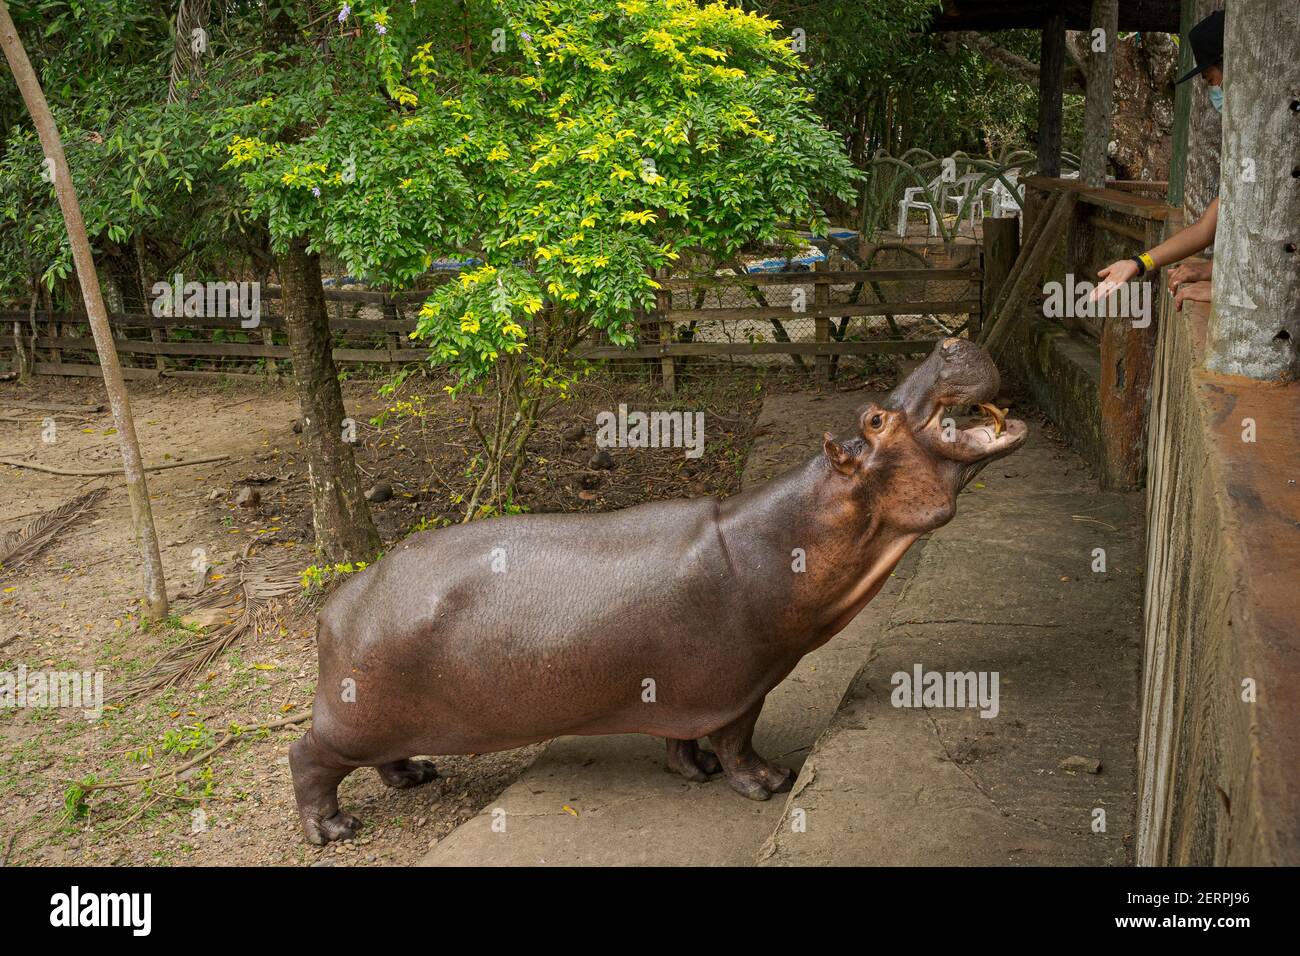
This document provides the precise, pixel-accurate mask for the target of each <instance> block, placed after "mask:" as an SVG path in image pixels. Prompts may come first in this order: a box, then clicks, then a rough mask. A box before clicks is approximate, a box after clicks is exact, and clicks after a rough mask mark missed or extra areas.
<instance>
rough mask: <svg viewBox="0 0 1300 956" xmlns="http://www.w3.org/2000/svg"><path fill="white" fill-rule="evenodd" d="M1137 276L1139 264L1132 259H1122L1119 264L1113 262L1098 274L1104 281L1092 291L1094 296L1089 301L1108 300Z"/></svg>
mask: <svg viewBox="0 0 1300 956" xmlns="http://www.w3.org/2000/svg"><path fill="white" fill-rule="evenodd" d="M1137 274H1138V267H1137V263H1136V262H1134V261H1133V260H1132V259H1121V260H1120V261H1119V262H1112V263H1111V264H1110V265H1108V266H1107V267H1106V268H1104V269H1102V270H1101V271H1100V272H1098V273H1097V277H1098V278H1099V279H1101V280H1102V281H1100V282H1098V283H1097V288H1095V289H1093V290H1092V295H1091V296H1089V297H1088V301H1089V302H1096V301H1097V300H1098V299H1104V298H1106V296H1108V295H1110V294H1111V293H1112V292H1114V291H1115V290H1116V289H1118V288H1119V287H1120V286H1122V285H1124V283H1126V282H1128V281H1129V280H1130V279H1132V278H1133V277H1134V276H1136V275H1137Z"/></svg>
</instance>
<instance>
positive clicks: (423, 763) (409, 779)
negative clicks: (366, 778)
mask: <svg viewBox="0 0 1300 956" xmlns="http://www.w3.org/2000/svg"><path fill="white" fill-rule="evenodd" d="M375 769H376V770H378V771H379V779H380V780H382V781H384V783H386V784H387V785H388V786H390V787H395V788H396V789H398V790H405V789H406V788H408V787H418V786H420V785H421V784H425V783H428V782H429V781H430V780H433V779H436V778H437V776H438V771H437V770H435V769H434V766H433V761H432V760H409V759H408V760H394V761H393V762H392V763H386V764H383V765H382V766H379V767H376V768H375Z"/></svg>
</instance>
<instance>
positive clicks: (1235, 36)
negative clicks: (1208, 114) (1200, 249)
mask: <svg viewBox="0 0 1300 956" xmlns="http://www.w3.org/2000/svg"><path fill="white" fill-rule="evenodd" d="M1297 49H1300V4H1295V3H1276V2H1273V0H1234V2H1233V3H1232V5H1231V7H1230V8H1229V9H1228V14H1227V24H1226V26H1225V30H1224V66H1223V75H1224V90H1223V101H1224V108H1223V109H1224V131H1223V133H1224V135H1223V175H1222V179H1221V187H1222V191H1221V196H1220V198H1221V200H1222V201H1221V204H1220V212H1219V226H1218V231H1217V233H1216V234H1215V238H1214V310H1213V312H1212V313H1211V317H1210V326H1209V332H1208V334H1207V336H1206V343H1205V354H1206V360H1205V365H1206V367H1207V368H1209V369H1210V370H1212V371H1215V372H1223V373H1226V374H1229V375H1245V376H1248V377H1250V378H1255V379H1265V380H1279V381H1293V380H1295V379H1296V378H1297V377H1300V352H1297V346H1300V59H1297V57H1296V50H1297Z"/></svg>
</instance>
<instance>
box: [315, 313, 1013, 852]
mask: <svg viewBox="0 0 1300 956" xmlns="http://www.w3.org/2000/svg"><path fill="white" fill-rule="evenodd" d="M997 385H998V382H997V370H996V369H995V368H994V367H993V363H992V362H991V361H990V360H989V359H988V357H987V356H986V355H985V354H984V353H983V351H982V350H980V349H979V348H978V347H977V346H975V345H973V344H972V343H970V342H967V341H964V340H958V339H949V340H947V341H946V342H944V343H940V344H939V345H938V346H937V347H936V350H935V352H934V354H932V355H931V356H930V358H929V359H927V361H926V362H925V363H924V364H922V365H921V366H920V367H919V368H918V369H917V370H916V371H915V372H913V373H912V375H910V376H909V377H908V378H907V380H906V381H904V382H903V383H902V384H901V385H900V386H899V387H898V388H897V389H896V390H895V391H894V393H893V394H892V395H891V396H890V399H889V400H888V401H887V402H886V403H885V406H884V407H878V406H876V405H867V406H865V407H864V408H863V409H862V410H861V411H860V413H859V420H858V423H857V428H856V429H855V434H854V435H853V436H851V437H849V438H847V439H844V440H837V439H834V438H832V437H831V436H830V435H829V434H827V436H826V438H825V441H824V444H823V448H822V451H821V453H820V454H818V455H817V456H816V457H815V458H813V459H812V460H811V461H809V462H808V463H807V464H806V465H803V466H801V467H798V468H795V469H794V470H792V471H789V472H787V473H786V474H784V475H781V476H779V477H777V478H775V479H773V480H771V481H769V482H767V483H766V484H763V485H760V486H757V487H754V488H752V489H750V490H748V491H745V492H744V493H743V494H739V495H736V496H734V497H731V498H726V499H717V498H696V499H690V500H679V501H668V502H655V503H651V504H645V505H640V506H638V507H635V508H628V509H626V510H623V511H616V512H612V513H608V514H593V515H524V516H519V517H510V518H501V519H497V520H492V521H478V522H473V523H471V524H467V525H458V526H456V527H450V528H445V529H442V530H438V531H430V532H425V533H422V534H417V535H413V536H411V537H410V538H407V539H406V540H405V541H404V542H402V544H401V545H400V546H399V547H398V548H396V549H395V550H394V551H393V552H391V553H390V554H389V555H387V556H386V557H384V558H383V560H381V561H379V562H378V563H377V564H375V565H374V566H373V567H371V568H368V569H367V570H366V571H364V572H362V573H360V574H358V575H356V576H355V577H353V578H352V579H350V580H349V581H348V582H347V583H346V584H344V585H343V586H342V587H341V588H340V589H339V590H338V591H337V592H336V593H335V594H334V595H333V597H331V598H330V600H329V601H328V602H327V603H326V605H325V607H324V608H323V609H322V611H321V613H320V618H319V632H318V644H319V653H320V677H319V682H318V684H317V691H316V703H315V711H314V715H313V724H312V727H311V729H310V730H309V731H308V732H307V734H306V735H305V736H304V737H303V738H302V739H301V740H299V741H298V742H297V743H295V744H294V745H293V747H292V749H291V751H290V765H291V768H292V771H293V780H294V791H295V794H296V797H297V801H298V809H299V814H300V817H301V820H302V826H303V831H304V833H305V834H306V836H307V839H308V840H310V841H311V842H313V843H318V844H320V843H325V842H327V841H329V840H337V839H346V838H349V837H350V836H352V835H353V834H354V833H355V832H356V830H357V828H358V826H359V823H358V821H357V820H356V819H355V818H354V817H352V816H351V815H350V814H348V813H345V812H343V811H341V810H340V809H339V806H338V798H337V787H338V784H339V782H340V781H341V780H342V779H343V778H344V777H345V776H346V775H347V774H348V773H350V772H351V771H352V770H354V769H356V768H357V767H376V768H378V771H379V774H380V776H381V778H382V779H383V780H384V782H385V783H387V784H389V785H390V786H395V787H408V786H415V785H418V784H421V783H424V782H426V781H428V780H430V779H432V778H433V777H434V776H436V774H435V772H434V768H433V764H432V763H431V762H429V761H426V760H413V759H411V758H412V756H413V755H415V754H433V755H436V754H465V753H487V752H490V751H498V750H507V749H510V748H514V747H519V746H522V745H524V744H530V743H535V742H538V741H543V740H547V739H550V738H552V737H558V736H562V735H566V734H579V735H588V734H617V733H628V732H636V733H643V734H652V735H654V736H657V737H664V738H666V740H667V743H668V766H669V767H670V768H671V769H673V770H676V771H678V772H680V773H682V774H683V775H685V776H686V777H688V778H689V779H692V780H699V781H702V780H706V779H708V778H709V776H710V775H711V774H714V773H718V772H721V773H722V774H724V775H725V777H726V779H727V782H728V783H729V784H730V785H731V786H732V787H733V788H734V789H735V790H737V791H738V792H740V793H741V794H744V795H745V796H747V797H750V798H753V799H756V800H766V799H768V797H769V796H770V795H771V794H772V793H776V792H781V791H784V790H787V789H788V788H789V786H790V782H791V773H790V771H789V770H788V769H785V768H781V767H778V766H775V765H773V764H770V763H768V762H767V761H766V760H764V759H763V758H762V757H760V756H759V755H758V754H757V753H755V752H754V749H753V747H752V745H751V743H750V739H751V736H752V733H753V729H754V724H755V721H757V719H758V715H759V712H760V710H762V707H763V700H764V698H765V697H766V695H767V693H768V691H770V690H771V689H772V688H773V687H775V686H776V685H777V684H778V683H780V682H781V680H783V679H784V678H785V676H786V675H787V674H789V673H790V671H791V670H792V669H793V668H794V666H795V664H796V663H797V662H798V661H799V659H800V658H801V657H803V656H804V655H805V654H807V653H808V652H809V651H811V650H813V649H815V648H817V647H820V646H821V645H822V644H824V643H825V642H826V641H828V640H829V639H830V638H831V637H832V636H833V635H834V634H836V633H837V632H838V631H840V630H841V629H842V628H843V627H844V626H845V625H846V624H848V622H849V621H850V620H852V619H853V617H854V616H855V615H856V614H857V613H858V611H860V610H861V609H862V607H863V606H864V605H865V604H866V603H867V602H868V601H870V600H871V598H872V597H874V596H875V594H876V593H877V592H878V591H879V590H880V588H881V586H882V585H883V584H884V582H885V580H886V579H887V578H888V576H889V574H890V572H891V571H892V570H893V568H894V566H895V565H896V564H897V563H898V560H899V559H900V558H901V557H902V555H903V553H904V552H905V551H906V550H907V548H908V547H909V546H910V545H911V544H912V542H913V541H915V540H916V538H917V537H918V536H920V535H921V534H924V533H925V532H927V531H930V530H932V529H934V528H937V527H939V526H940V525H943V524H944V523H946V522H947V521H948V520H949V519H951V517H952V515H953V511H954V507H955V501H956V495H957V492H958V491H959V490H960V489H961V487H962V486H963V485H964V484H965V483H966V482H968V481H969V480H970V479H971V478H972V477H973V476H974V474H975V473H976V472H978V471H979V469H980V468H982V467H983V466H984V465H985V464H986V463H987V462H989V461H991V460H993V459H995V458H999V457H1001V456H1003V455H1006V454H1009V453H1010V452H1012V451H1014V450H1015V449H1016V448H1018V447H1020V445H1022V444H1023V443H1024V440H1025V436H1026V431H1025V426H1024V424H1023V423H1022V422H1017V421H1009V422H1008V423H1007V427H1006V430H1005V432H1003V433H1002V434H1001V435H999V436H995V435H994V433H993V429H992V428H990V427H987V426H972V427H970V428H967V429H965V430H964V431H960V432H957V434H956V435H955V436H954V435H953V434H952V431H951V430H949V432H948V435H947V438H948V439H949V440H947V441H945V440H944V438H945V436H944V434H943V430H942V429H941V427H940V419H941V418H942V412H943V408H944V406H945V405H946V404H959V403H960V404H965V403H975V402H980V401H987V400H988V399H990V398H992V397H993V395H994V394H996V391H997ZM704 737H708V738H709V741H710V743H711V745H712V748H713V750H712V751H708V750H704V749H702V748H701V747H700V744H699V742H700V740H701V739H702V738H704Z"/></svg>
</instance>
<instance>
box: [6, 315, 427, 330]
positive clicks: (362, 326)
mask: <svg viewBox="0 0 1300 956" xmlns="http://www.w3.org/2000/svg"><path fill="white" fill-rule="evenodd" d="M15 316H22V317H23V320H24V321H26V316H27V313H26V312H15V311H12V310H10V311H0V321H11V320H12V319H13V318H14V317H15ZM36 321H37V322H38V323H51V322H67V323H69V324H74V323H79V324H82V325H84V324H85V323H86V320H85V318H84V317H82V316H76V315H73V314H71V313H67V312H55V313H52V314H46V313H41V312H38V313H37V314H36ZM108 321H109V324H110V325H112V326H120V327H122V328H128V329H194V330H199V329H227V330H229V331H234V332H249V333H253V332H257V331H258V330H261V329H271V330H274V331H280V330H283V329H284V319H283V318H281V317H280V316H278V315H264V316H262V320H261V322H260V324H258V325H257V326H255V327H253V328H251V329H247V328H244V327H243V326H242V325H240V320H239V319H238V318H234V317H229V318H219V317H215V318H184V317H182V318H172V317H171V316H161V317H155V316H152V315H145V314H143V313H134V312H119V313H114V314H112V315H110V316H109V317H108ZM415 326H416V322H415V320H414V319H397V320H390V319H336V318H331V319H330V330H331V331H334V332H374V333H377V334H385V335H387V334H397V335H403V334H406V335H409V334H410V333H411V332H414V331H415Z"/></svg>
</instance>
